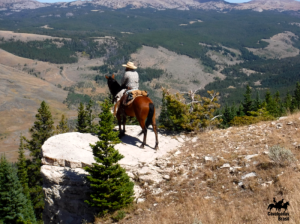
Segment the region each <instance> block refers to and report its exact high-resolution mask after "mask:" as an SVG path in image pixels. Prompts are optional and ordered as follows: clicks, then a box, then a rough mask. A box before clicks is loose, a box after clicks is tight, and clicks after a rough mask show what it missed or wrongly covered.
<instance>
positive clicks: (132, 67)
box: [122, 62, 137, 69]
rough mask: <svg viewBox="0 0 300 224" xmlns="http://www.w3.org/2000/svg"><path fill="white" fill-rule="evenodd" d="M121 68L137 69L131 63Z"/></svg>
mask: <svg viewBox="0 0 300 224" xmlns="http://www.w3.org/2000/svg"><path fill="white" fill-rule="evenodd" d="M122 66H123V67H126V68H131V69H137V67H136V66H134V64H133V63H132V62H128V63H127V64H126V65H122Z"/></svg>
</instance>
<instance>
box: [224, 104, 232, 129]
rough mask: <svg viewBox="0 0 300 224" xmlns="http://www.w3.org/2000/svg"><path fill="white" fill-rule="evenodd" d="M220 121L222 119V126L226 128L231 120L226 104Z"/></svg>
mask: <svg viewBox="0 0 300 224" xmlns="http://www.w3.org/2000/svg"><path fill="white" fill-rule="evenodd" d="M222 119H223V121H222V124H223V125H224V127H228V126H229V122H230V121H231V120H232V119H233V117H232V114H231V109H230V107H229V106H228V104H226V105H225V108H224V111H223V116H222Z"/></svg>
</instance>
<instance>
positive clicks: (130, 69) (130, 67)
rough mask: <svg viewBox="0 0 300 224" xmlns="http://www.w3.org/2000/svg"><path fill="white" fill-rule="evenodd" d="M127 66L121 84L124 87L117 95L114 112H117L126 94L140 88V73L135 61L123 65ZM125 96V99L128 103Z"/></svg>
mask: <svg viewBox="0 0 300 224" xmlns="http://www.w3.org/2000/svg"><path fill="white" fill-rule="evenodd" d="M122 66H123V67H125V73H124V75H123V77H122V80H121V86H122V87H124V89H123V90H121V91H120V92H119V93H118V94H117V95H116V99H115V100H116V105H115V106H114V114H115V113H116V110H118V108H119V106H120V103H121V102H120V100H121V98H122V96H123V94H124V92H126V93H125V94H126V95H128V94H130V93H131V91H133V90H138V88H139V74H138V73H137V72H136V71H135V70H136V69H137V67H136V66H135V65H134V63H133V62H128V63H127V64H126V65H122ZM126 98H127V97H125V99H124V101H125V103H126V100H127V99H126Z"/></svg>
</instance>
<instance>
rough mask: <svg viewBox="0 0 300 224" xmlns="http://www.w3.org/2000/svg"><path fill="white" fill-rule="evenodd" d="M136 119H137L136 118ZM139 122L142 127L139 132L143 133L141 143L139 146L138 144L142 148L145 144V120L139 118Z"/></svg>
mask: <svg viewBox="0 0 300 224" xmlns="http://www.w3.org/2000/svg"><path fill="white" fill-rule="evenodd" d="M138 120H139V119H138ZM139 123H140V126H141V128H142V132H141V133H144V139H143V143H142V144H141V146H140V148H141V149H143V148H144V146H145V145H146V139H147V128H146V125H145V120H144V119H141V120H139Z"/></svg>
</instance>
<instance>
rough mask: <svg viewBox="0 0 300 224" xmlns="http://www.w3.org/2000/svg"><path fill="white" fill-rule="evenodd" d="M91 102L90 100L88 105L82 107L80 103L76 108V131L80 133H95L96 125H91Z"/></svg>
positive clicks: (92, 118)
mask: <svg viewBox="0 0 300 224" xmlns="http://www.w3.org/2000/svg"><path fill="white" fill-rule="evenodd" d="M92 107H93V101H92V100H90V101H89V103H88V105H86V106H84V104H83V103H80V105H79V107H78V118H77V125H76V129H77V131H78V132H80V133H96V132H97V125H93V120H94V118H95V117H94V116H93V110H92Z"/></svg>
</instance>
